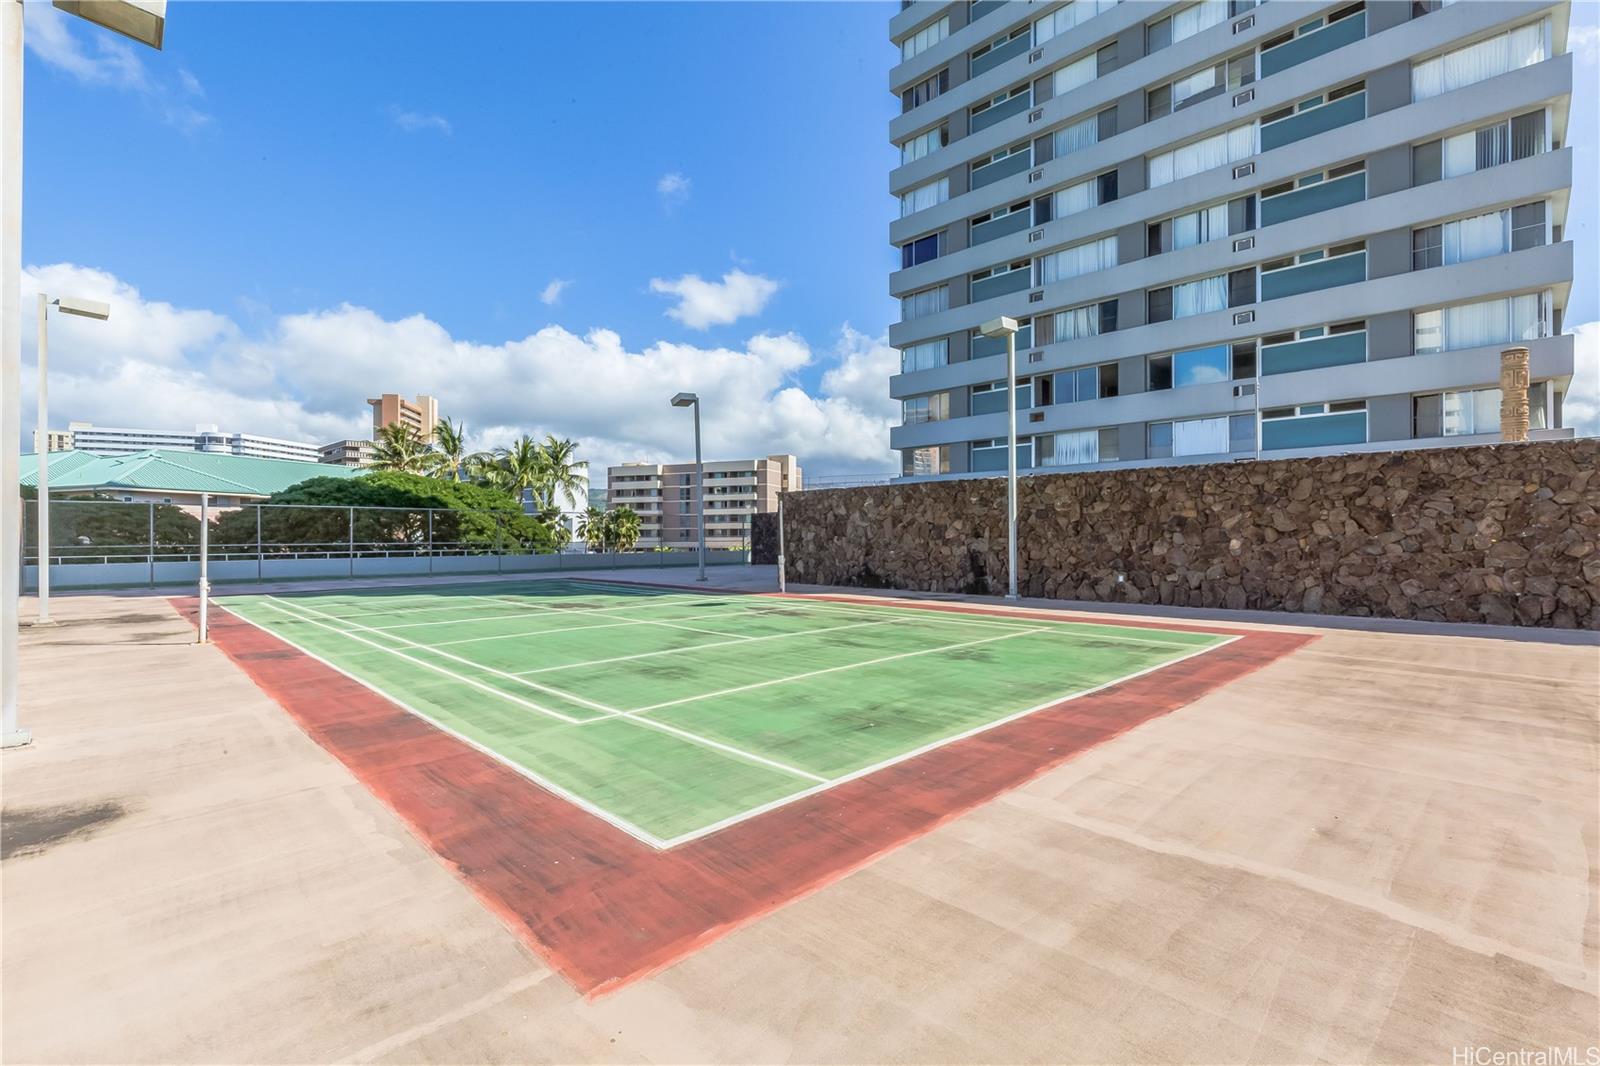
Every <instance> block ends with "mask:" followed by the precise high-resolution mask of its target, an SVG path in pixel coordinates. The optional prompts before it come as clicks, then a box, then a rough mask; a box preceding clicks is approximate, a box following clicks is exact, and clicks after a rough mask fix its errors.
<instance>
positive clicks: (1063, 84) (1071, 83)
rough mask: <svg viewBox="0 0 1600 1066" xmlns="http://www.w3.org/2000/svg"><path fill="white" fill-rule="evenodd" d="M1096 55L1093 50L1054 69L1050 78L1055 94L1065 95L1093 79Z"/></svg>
mask: <svg viewBox="0 0 1600 1066" xmlns="http://www.w3.org/2000/svg"><path fill="white" fill-rule="evenodd" d="M1095 67H1096V57H1095V54H1094V53H1093V52H1090V53H1089V54H1088V55H1086V56H1084V57H1083V58H1082V59H1080V60H1078V61H1077V62H1075V63H1068V64H1067V65H1066V66H1064V67H1062V68H1061V69H1060V70H1058V71H1056V73H1055V77H1054V78H1053V79H1052V81H1053V82H1054V84H1053V85H1052V87H1051V88H1052V91H1053V93H1054V95H1056V96H1065V95H1066V94H1067V93H1069V92H1071V91H1072V90H1073V89H1076V88H1077V87H1078V86H1080V85H1087V84H1089V83H1090V82H1091V81H1094V74H1095Z"/></svg>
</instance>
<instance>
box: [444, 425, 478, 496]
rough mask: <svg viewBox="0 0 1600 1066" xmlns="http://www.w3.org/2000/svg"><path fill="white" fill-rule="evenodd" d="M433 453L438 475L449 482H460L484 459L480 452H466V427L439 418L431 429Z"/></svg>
mask: <svg viewBox="0 0 1600 1066" xmlns="http://www.w3.org/2000/svg"><path fill="white" fill-rule="evenodd" d="M433 452H434V454H435V455H436V456H437V457H438V459H437V462H438V464H439V465H438V471H437V472H438V473H440V474H442V475H447V476H448V477H449V478H450V480H451V481H461V480H463V479H464V478H465V477H466V474H467V471H468V470H470V469H472V467H473V466H475V465H476V464H477V463H478V461H479V460H480V459H482V458H485V456H484V455H483V453H482V452H468V451H467V427H466V426H465V425H463V424H462V423H460V422H452V421H450V420H449V419H448V418H441V419H440V420H439V424H438V425H436V426H434V427H433Z"/></svg>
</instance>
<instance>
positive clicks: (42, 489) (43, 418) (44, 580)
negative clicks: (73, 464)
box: [33, 292, 54, 626]
mask: <svg viewBox="0 0 1600 1066" xmlns="http://www.w3.org/2000/svg"><path fill="white" fill-rule="evenodd" d="M37 340H38V352H39V397H38V398H39V417H38V419H37V421H38V428H37V429H35V430H34V437H35V438H37V443H36V444H35V445H34V449H33V450H34V451H35V452H36V453H37V455H38V460H39V474H38V478H37V480H36V482H35V484H36V485H37V487H38V490H39V498H38V499H37V500H35V501H34V504H33V506H34V515H35V517H37V518H38V521H39V530H38V538H37V540H38V551H37V553H36V554H37V555H38V558H39V586H38V593H39V595H38V605H39V613H38V614H37V615H36V616H35V617H34V621H33V624H34V625H36V626H48V625H53V624H54V623H53V622H51V621H50V430H49V426H50V297H48V296H46V295H45V294H44V293H42V292H41V293H40V294H39V336H38V338H37ZM41 445H42V447H41Z"/></svg>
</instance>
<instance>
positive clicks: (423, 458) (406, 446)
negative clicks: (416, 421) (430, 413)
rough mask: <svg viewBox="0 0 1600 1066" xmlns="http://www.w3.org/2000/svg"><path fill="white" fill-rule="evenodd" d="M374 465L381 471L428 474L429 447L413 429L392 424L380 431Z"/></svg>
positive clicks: (373, 456)
mask: <svg viewBox="0 0 1600 1066" xmlns="http://www.w3.org/2000/svg"><path fill="white" fill-rule="evenodd" d="M375 443H376V445H377V446H376V448H375V449H374V450H373V453H372V465H373V466H375V467H377V468H378V469H379V470H398V471H400V472H401V473H403V474H422V473H426V472H427V470H428V466H429V459H428V456H429V452H428V445H427V443H426V442H425V441H424V440H423V439H422V435H421V434H420V433H418V432H417V431H416V430H415V429H413V428H412V427H410V426H408V425H405V424H403V423H400V422H391V423H389V424H388V425H387V426H384V427H383V428H382V429H380V430H379V431H378V439H377V441H376V442H375Z"/></svg>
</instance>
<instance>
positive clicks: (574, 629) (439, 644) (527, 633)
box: [373, 612, 749, 673]
mask: <svg viewBox="0 0 1600 1066" xmlns="http://www.w3.org/2000/svg"><path fill="white" fill-rule="evenodd" d="M497 617H498V618H516V617H518V616H517V615H499V616H497ZM541 617H542V616H541ZM728 617H729V615H728V614H727V613H725V612H718V613H717V614H692V615H690V616H689V617H688V618H681V619H679V621H681V622H699V621H705V620H706V619H707V618H728ZM493 620H496V619H479V621H493ZM651 624H652V623H651V622H649V621H647V620H645V619H642V618H641V619H636V620H633V621H628V622H602V623H601V624H600V625H597V626H559V627H557V628H555V629H525V630H521V631H520V632H516V633H496V634H494V635H493V636H488V637H461V638H459V639H456V640H440V641H435V642H434V643H432V644H430V645H428V646H429V647H430V648H443V647H447V646H449V645H452V644H476V643H477V642H479V641H483V640H509V639H511V638H513V637H542V636H544V635H545V634H546V633H580V632H587V631H588V630H591V629H618V628H621V627H623V626H647V625H651ZM373 628H374V629H377V630H378V631H379V632H382V633H387V632H388V631H389V630H390V629H396V628H399V627H397V626H389V627H387V628H386V627H384V626H374V627H373ZM705 632H707V633H710V632H712V630H709V629H708V630H706V631H705ZM732 635H733V634H730V633H718V634H717V636H719V637H726V636H732ZM739 639H740V640H746V639H749V638H746V637H740V638H739ZM527 672H528V671H526V670H518V671H516V673H527Z"/></svg>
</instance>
